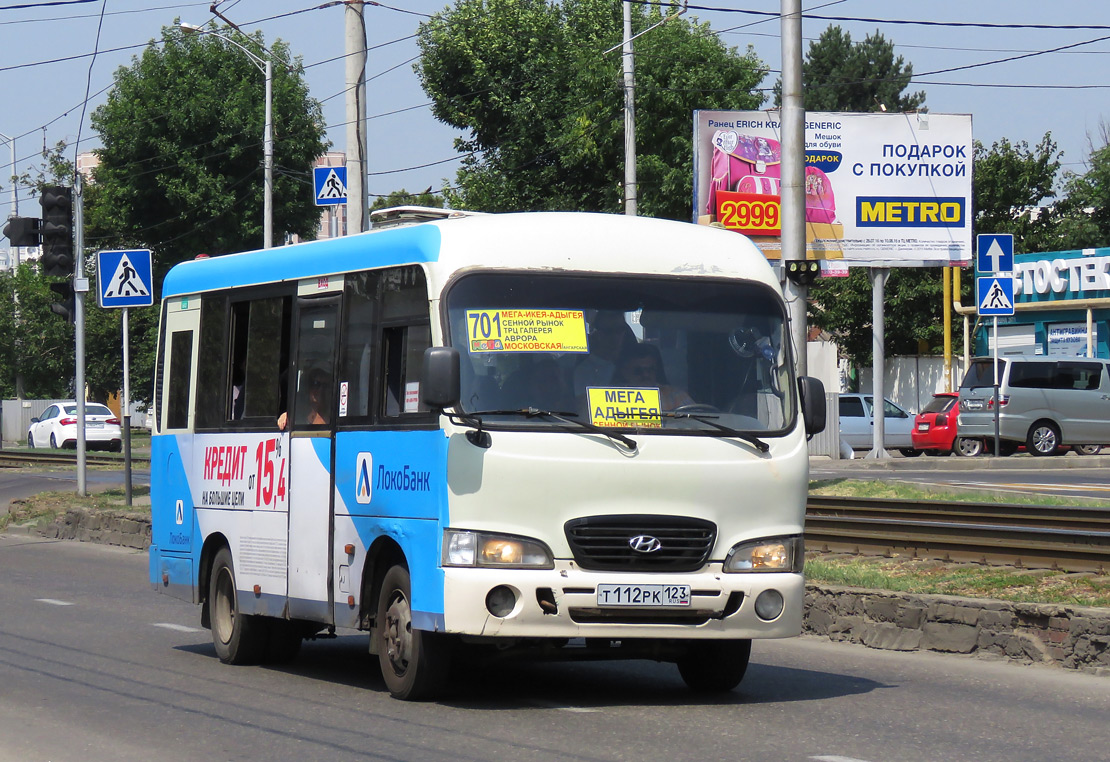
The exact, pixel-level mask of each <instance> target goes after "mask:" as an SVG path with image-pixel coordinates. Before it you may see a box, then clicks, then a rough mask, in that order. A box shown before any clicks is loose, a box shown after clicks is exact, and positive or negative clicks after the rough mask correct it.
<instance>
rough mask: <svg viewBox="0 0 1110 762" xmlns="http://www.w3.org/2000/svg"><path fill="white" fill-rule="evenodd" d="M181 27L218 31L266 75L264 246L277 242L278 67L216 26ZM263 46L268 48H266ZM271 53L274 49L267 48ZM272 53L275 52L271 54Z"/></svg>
mask: <svg viewBox="0 0 1110 762" xmlns="http://www.w3.org/2000/svg"><path fill="white" fill-rule="evenodd" d="M180 26H181V31H183V32H185V33H186V34H215V35H216V36H217V37H219V38H220V39H221V40H223V41H224V42H228V43H231V44H232V45H234V46H235V47H237V48H239V50H241V51H243V52H244V53H245V54H246V55H247V58H249V59H250V60H251V63H253V64H254V65H255V66H256V67H258V70H259V71H261V72H262V74H263V75H264V76H265V77H266V125H265V127H264V128H263V132H262V170H263V175H264V180H263V183H264V185H263V189H262V248H264V249H269V248H271V247H272V246H273V245H274V113H273V112H274V91H273V82H274V69H273V61H272V60H271V58H262V57H261V56H259V55H258V54H256V53H254V52H252V51H251V50H250V49H248V48H246V47H244V46H243V45H240V44H239V43H238V42H236V41H235V40H233V39H232V38H230V37H228V36H226V35H223V34H220V33H219V31H218V30H216V29H201V28H200V27H199V26H197V25H196V24H189V23H186V22H184V21H182V22H181V23H180ZM263 50H266V49H265V48H263ZM266 52H267V53H270V51H268V50H267V51H266ZM271 56H272V54H271Z"/></svg>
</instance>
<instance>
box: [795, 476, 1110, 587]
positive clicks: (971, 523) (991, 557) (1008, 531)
mask: <svg viewBox="0 0 1110 762" xmlns="http://www.w3.org/2000/svg"><path fill="white" fill-rule="evenodd" d="M805 540H806V548H807V550H811V551H812V550H818V551H823V552H834V553H852V554H857V555H885V556H895V555H900V556H905V557H910V558H927V559H936V560H941V561H954V562H972V563H982V564H988V565H1012V566H1016V567H1019V568H1028V569H1057V570H1062V571H1067V572H1097V573H1107V572H1110V508H1100V507H1095V508H1087V507H1073V506H1035V505H1013V504H987V503H967V502H956V501H948V500H888V499H883V498H862V497H825V496H814V495H811V496H810V497H809V500H808V501H807V506H806V531H805Z"/></svg>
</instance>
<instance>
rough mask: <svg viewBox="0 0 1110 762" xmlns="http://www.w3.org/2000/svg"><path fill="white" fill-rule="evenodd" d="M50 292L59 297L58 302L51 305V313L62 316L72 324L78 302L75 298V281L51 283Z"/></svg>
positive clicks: (67, 280)
mask: <svg viewBox="0 0 1110 762" xmlns="http://www.w3.org/2000/svg"><path fill="white" fill-rule="evenodd" d="M50 290H51V291H53V292H54V293H55V294H57V295H58V296H57V299H58V301H56V302H54V303H52V304H51V305H50V311H51V312H53V313H54V314H55V315H61V316H62V317H64V318H65V319H66V320H68V321H69V322H71V323H72V322H73V315H74V314H75V313H76V311H77V305H76V300H75V299H74V296H73V281H71V280H70V279H69V278H66V279H65V280H63V281H61V282H59V283H51V284H50Z"/></svg>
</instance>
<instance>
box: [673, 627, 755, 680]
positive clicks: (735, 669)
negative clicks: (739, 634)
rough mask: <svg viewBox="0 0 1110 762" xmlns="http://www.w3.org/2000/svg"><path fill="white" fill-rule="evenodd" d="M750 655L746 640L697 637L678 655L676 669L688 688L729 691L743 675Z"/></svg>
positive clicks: (746, 669) (750, 647)
mask: <svg viewBox="0 0 1110 762" xmlns="http://www.w3.org/2000/svg"><path fill="white" fill-rule="evenodd" d="M751 655H752V642H751V641H750V640H708V641H700V642H698V643H692V644H691V645H690V648H689V650H688V651H687V652H686V653H685V654H684V655H683V656H681V657H680V658H679V659H678V673H679V674H680V675H682V679H683V681H684V682H685V683H686V685H687V686H688V687H689V688H690V689H691V690H694V691H698V692H702V693H709V692H712V693H721V692H724V691H731V690H732V689H733V688H735V687H736V686H737V685H739V684H740V681H741V680H743V679H744V673H745V672H747V671H748V661H749V660H750V659H751Z"/></svg>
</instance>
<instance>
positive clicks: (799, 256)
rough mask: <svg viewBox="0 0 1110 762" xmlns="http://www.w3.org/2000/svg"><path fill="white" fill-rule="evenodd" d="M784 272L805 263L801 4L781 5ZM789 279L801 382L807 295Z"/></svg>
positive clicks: (787, 0)
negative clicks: (793, 262)
mask: <svg viewBox="0 0 1110 762" xmlns="http://www.w3.org/2000/svg"><path fill="white" fill-rule="evenodd" d="M780 16H781V23H782V167H781V170H782V178H781V184H782V186H781V187H782V254H781V258H782V259H781V263H782V272H783V273H784V274H785V273H786V270H787V263H788V262H791V261H803V262H804V261H805V258H806V217H805V213H806V212H805V210H806V196H805V192H806V191H805V148H806V133H805V116H806V112H805V101H804V100H803V99H802V2H801V0H782V6H781V13H780ZM807 290H808V289H807V287H806V286H804V285H801V284H799V283H796V282H794V281H793V280H792V279H790V278H784V280H783V295H784V296H785V297H786V304H787V306H788V308H789V311H790V338H791V342H792V343H793V345H794V349H795V351H796V354H797V358H796V359H797V372H798V375H799V376H804V375H806V373H807V367H808V362H807V358H806V338H807V332H806V291H807Z"/></svg>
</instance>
